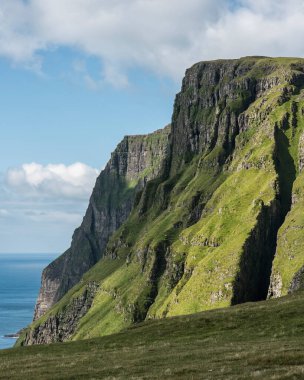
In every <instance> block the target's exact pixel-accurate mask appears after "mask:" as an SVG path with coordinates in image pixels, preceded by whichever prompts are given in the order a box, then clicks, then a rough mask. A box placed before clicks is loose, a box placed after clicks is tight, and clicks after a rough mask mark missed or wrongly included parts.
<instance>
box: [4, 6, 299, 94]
mask: <svg viewBox="0 0 304 380" xmlns="http://www.w3.org/2000/svg"><path fill="white" fill-rule="evenodd" d="M303 16H304V3H303V1H302V0H289V1H285V0H239V1H232V0H231V1H229V0H218V1H214V0H187V1H185V0H166V1H163V0H112V1H108V0H52V1H45V0H28V1H26V2H25V1H23V0H1V2H0V55H2V56H6V57H9V58H10V59H12V60H13V61H14V62H17V63H20V62H21V63H23V64H27V65H31V66H36V68H37V67H38V68H39V67H40V65H41V59H42V57H43V51H44V50H49V49H56V48H57V47H61V46H65V47H71V48H75V49H77V50H79V51H81V52H83V53H84V54H86V55H88V56H90V55H91V56H95V57H97V58H100V62H101V67H102V73H101V75H100V78H98V79H97V80H96V79H95V78H92V77H90V76H89V74H88V73H86V72H85V70H84V81H86V83H87V85H88V87H90V88H93V89H96V87H100V83H102V82H103V81H105V82H108V83H111V84H114V85H115V86H126V85H127V84H128V77H127V73H128V69H130V68H134V67H143V68H145V69H148V70H152V71H153V72H154V73H157V74H161V75H168V76H171V77H172V78H175V79H177V80H180V77H181V76H182V74H183V72H184V70H185V68H186V67H188V66H190V65H192V64H193V63H194V62H196V61H198V60H202V59H213V58H219V57H238V56H242V55H247V54H265V55H296V56H301V55H303V53H304V45H303V43H302V41H303V37H304V23H303ZM80 69H81V66H80Z"/></svg>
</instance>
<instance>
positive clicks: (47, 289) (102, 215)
mask: <svg viewBox="0 0 304 380" xmlns="http://www.w3.org/2000/svg"><path fill="white" fill-rule="evenodd" d="M169 133H170V127H169V126H168V127H166V128H165V129H163V130H159V131H156V132H155V133H153V134H151V135H144V136H127V137H125V138H124V139H123V140H122V142H121V143H120V144H119V145H118V147H117V148H116V150H115V151H114V153H113V154H112V157H111V159H110V161H109V162H108V164H107V166H106V167H105V169H104V170H103V171H102V172H101V174H100V176H99V177H98V178H97V181H96V184H95V187H94V190H93V193H92V196H91V199H90V203H89V206H88V209H87V211H86V214H85V216H84V218H83V222H82V224H81V226H80V227H79V228H78V229H77V230H76V231H75V232H74V235H73V239H72V244H71V247H70V248H69V249H68V250H67V251H66V252H65V253H64V254H63V255H62V256H60V257H59V258H58V259H56V260H55V261H53V262H52V263H51V264H50V265H49V266H48V267H46V268H45V269H44V271H43V274H42V279H41V289H40V293H39V296H38V300H37V303H36V308H35V315H34V320H36V319H38V318H40V317H41V316H42V315H43V314H45V312H46V311H47V310H48V309H49V308H50V307H51V306H52V305H54V304H55V303H56V302H57V301H59V300H60V299H61V298H62V296H63V295H64V294H65V293H66V292H67V291H68V290H69V289H71V288H72V287H73V286H74V285H75V284H77V283H78V282H79V280H80V279H81V277H82V276H83V274H84V273H85V272H86V271H87V270H89V269H90V268H91V267H92V266H93V265H94V264H96V262H97V261H98V260H99V259H100V258H101V257H102V256H103V254H104V250H105V247H106V244H107V242H108V240H109V237H110V236H111V234H112V233H113V232H114V231H116V230H117V228H118V227H120V226H121V224H122V223H123V222H124V221H125V220H126V219H127V217H128V216H129V214H130V212H131V209H132V207H133V203H134V199H135V196H136V194H137V193H138V192H139V191H141V190H142V189H143V188H144V186H145V183H146V182H147V181H149V180H151V179H153V178H155V177H156V176H157V175H158V174H159V173H160V171H161V170H162V163H163V159H164V157H165V155H166V154H167V146H168V136H169Z"/></svg>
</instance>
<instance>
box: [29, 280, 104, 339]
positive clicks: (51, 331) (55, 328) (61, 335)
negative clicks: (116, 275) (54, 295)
mask: <svg viewBox="0 0 304 380" xmlns="http://www.w3.org/2000/svg"><path fill="white" fill-rule="evenodd" d="M98 288H99V284H97V283H94V282H92V283H89V284H88V285H87V286H86V289H85V291H84V293H83V294H82V295H81V296H78V297H76V298H73V299H72V300H71V301H70V303H69V304H68V305H67V307H65V308H64V309H63V310H62V311H61V312H59V313H57V314H55V315H53V316H49V317H48V318H47V320H46V321H44V322H43V323H41V324H40V325H39V326H37V327H36V328H33V329H32V330H31V331H30V332H29V333H27V334H26V338H25V340H24V342H23V345H32V344H49V343H56V342H63V341H65V340H68V339H69V338H70V337H71V336H72V335H73V334H74V332H75V330H76V328H77V325H78V322H79V320H80V319H81V318H82V317H83V316H84V315H85V314H86V313H87V312H88V310H89V309H90V307H91V306H92V302H93V300H94V296H95V294H96V292H97V290H98Z"/></svg>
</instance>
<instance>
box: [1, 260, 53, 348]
mask: <svg viewBox="0 0 304 380" xmlns="http://www.w3.org/2000/svg"><path fill="white" fill-rule="evenodd" d="M57 256H58V254H37V253H35V254H0V349H3V348H9V347H12V346H13V345H14V344H15V339H13V338H4V335H6V334H14V333H16V332H18V331H19V330H20V329H22V328H23V327H25V326H27V325H28V324H29V323H31V321H32V319H33V312H34V306H35V302H36V299H37V295H38V292H39V288H40V277H41V272H42V270H43V268H44V267H45V266H47V265H48V264H49V263H50V262H51V261H52V260H54V259H55V258H56V257H57Z"/></svg>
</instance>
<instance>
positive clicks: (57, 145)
mask: <svg viewBox="0 0 304 380" xmlns="http://www.w3.org/2000/svg"><path fill="white" fill-rule="evenodd" d="M303 16H304V2H303V1H302V0H290V1H288V2H286V1H283V0H276V1H274V0H255V1H253V0H238V1H230V0H227V1H225V0H219V1H216V2H215V1H213V0H187V1H185V0H168V1H166V2H164V1H163V0H115V1H111V2H109V1H108V0H52V1H47V0H28V1H23V0H0V83H1V90H0V104H1V116H0V131H1V139H0V152H1V160H0V252H58V253H60V252H63V251H64V250H65V249H66V248H68V246H69V243H70V240H71V236H72V233H73V230H74V229H75V228H76V227H77V226H78V225H79V223H80V222H81V219H82V217H83V214H84V212H85V209H86V207H87V204H88V199H89V196H90V193H91V191H92V187H93V185H94V182H95V179H96V176H97V174H98V173H99V171H100V169H101V168H102V167H103V166H104V165H105V164H106V162H107V160H108V159H109V156H110V153H111V151H113V150H114V148H115V146H116V145H117V143H118V142H119V141H120V140H121V139H122V137H123V136H124V135H126V134H142V133H148V132H152V131H153V130H155V129H158V128H161V127H163V126H164V125H166V124H167V123H168V122H170V119H171V113H172V107H173V101H174V96H175V94H176V93H177V92H178V91H179V88H180V85H181V80H182V77H183V74H184V72H185V69H186V68H187V67H189V66H191V65H192V64H194V63H195V62H197V61H199V60H208V59H217V58H237V57H240V56H245V55H271V56H303V55H304V45H303V37H304V24H303Z"/></svg>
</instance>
